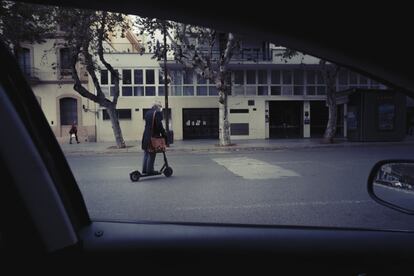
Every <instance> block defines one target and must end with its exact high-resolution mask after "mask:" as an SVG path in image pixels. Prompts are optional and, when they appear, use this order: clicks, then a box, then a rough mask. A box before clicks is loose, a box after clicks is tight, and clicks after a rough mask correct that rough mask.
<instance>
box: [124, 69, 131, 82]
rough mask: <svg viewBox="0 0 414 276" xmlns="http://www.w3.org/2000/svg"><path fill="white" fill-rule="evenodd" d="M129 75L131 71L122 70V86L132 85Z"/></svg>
mask: <svg viewBox="0 0 414 276" xmlns="http://www.w3.org/2000/svg"><path fill="white" fill-rule="evenodd" d="M131 73H132V71H131V70H122V84H132V76H131Z"/></svg>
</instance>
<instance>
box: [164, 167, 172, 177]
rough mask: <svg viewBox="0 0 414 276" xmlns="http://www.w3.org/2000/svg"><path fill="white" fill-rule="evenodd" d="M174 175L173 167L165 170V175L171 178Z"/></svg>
mask: <svg viewBox="0 0 414 276" xmlns="http://www.w3.org/2000/svg"><path fill="white" fill-rule="evenodd" d="M172 174H173V169H172V168H171V167H166V168H165V170H164V175H165V176H166V177H170V176H171V175H172Z"/></svg>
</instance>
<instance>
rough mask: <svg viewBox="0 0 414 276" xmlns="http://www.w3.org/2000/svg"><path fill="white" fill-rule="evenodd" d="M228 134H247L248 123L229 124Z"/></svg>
mask: <svg viewBox="0 0 414 276" xmlns="http://www.w3.org/2000/svg"><path fill="white" fill-rule="evenodd" d="M230 135H249V124H248V123H240V124H230Z"/></svg>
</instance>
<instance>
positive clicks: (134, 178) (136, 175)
mask: <svg viewBox="0 0 414 276" xmlns="http://www.w3.org/2000/svg"><path fill="white" fill-rule="evenodd" d="M129 177H130V178H131V181H132V182H137V181H138V180H139V178H140V177H141V173H140V172H139V171H133V172H132V173H130V174H129Z"/></svg>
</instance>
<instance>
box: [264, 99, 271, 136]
mask: <svg viewBox="0 0 414 276" xmlns="http://www.w3.org/2000/svg"><path fill="white" fill-rule="evenodd" d="M264 115H265V139H269V137H270V134H269V101H265V114H264Z"/></svg>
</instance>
